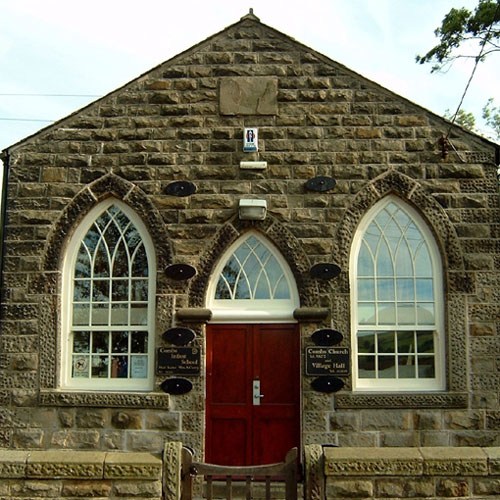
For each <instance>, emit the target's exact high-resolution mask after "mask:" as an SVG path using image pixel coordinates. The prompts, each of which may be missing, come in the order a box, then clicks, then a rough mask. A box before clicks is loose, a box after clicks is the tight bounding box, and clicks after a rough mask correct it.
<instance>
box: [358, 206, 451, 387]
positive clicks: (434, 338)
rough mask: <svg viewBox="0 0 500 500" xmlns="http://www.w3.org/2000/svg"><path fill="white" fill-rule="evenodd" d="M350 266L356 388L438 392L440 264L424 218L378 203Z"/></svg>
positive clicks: (363, 228) (441, 374)
mask: <svg viewBox="0 0 500 500" xmlns="http://www.w3.org/2000/svg"><path fill="white" fill-rule="evenodd" d="M351 264H352V269H353V271H354V272H353V273H352V280H353V283H352V287H351V290H352V292H353V295H354V297H353V299H354V300H353V301H352V317H353V321H352V325H353V346H354V353H355V359H354V365H355V383H354V387H355V389H357V390H394V391H397V390H439V389H443V388H444V366H443V365H444V356H443V345H444V342H443V335H444V332H443V286H442V264H441V259H440V255H439V252H438V249H437V245H436V243H435V240H434V237H433V236H432V234H431V232H430V231H429V229H428V227H427V226H426V225H425V224H424V222H423V220H422V218H421V217H420V216H419V215H418V213H417V212H416V211H414V210H413V209H412V208H411V207H409V206H406V205H404V204H403V203H401V202H400V201H399V200H397V199H396V198H395V197H389V198H387V199H385V200H383V201H382V202H380V203H379V204H377V205H376V206H375V207H374V208H373V209H372V210H371V211H370V212H369V213H368V214H367V215H366V217H365V220H364V221H363V222H362V224H361V225H360V228H359V230H358V232H357V235H356V239H355V245H354V251H353V255H352V263H351Z"/></svg>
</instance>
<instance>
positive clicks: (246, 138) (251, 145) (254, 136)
mask: <svg viewBox="0 0 500 500" xmlns="http://www.w3.org/2000/svg"><path fill="white" fill-rule="evenodd" d="M258 150H259V143H258V129H257V128H255V127H245V128H244V129H243V151H244V152H245V153H253V152H254V151H258Z"/></svg>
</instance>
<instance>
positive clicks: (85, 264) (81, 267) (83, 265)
mask: <svg viewBox="0 0 500 500" xmlns="http://www.w3.org/2000/svg"><path fill="white" fill-rule="evenodd" d="M91 269H92V267H91V262H90V254H89V252H88V249H87V247H86V246H85V244H84V243H82V244H81V245H80V250H79V251H78V255H77V256H76V264H75V278H89V277H90V276H91V274H92V273H91Z"/></svg>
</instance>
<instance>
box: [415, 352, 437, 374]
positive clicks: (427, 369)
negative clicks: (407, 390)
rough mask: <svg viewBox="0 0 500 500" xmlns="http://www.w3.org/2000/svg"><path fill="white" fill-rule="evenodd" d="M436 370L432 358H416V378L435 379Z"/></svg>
mask: <svg viewBox="0 0 500 500" xmlns="http://www.w3.org/2000/svg"><path fill="white" fill-rule="evenodd" d="M435 377H436V368H435V360H434V356H419V357H418V378H435Z"/></svg>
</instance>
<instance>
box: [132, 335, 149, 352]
mask: <svg viewBox="0 0 500 500" xmlns="http://www.w3.org/2000/svg"><path fill="white" fill-rule="evenodd" d="M131 352H134V353H147V352H148V334H147V332H132V343H131Z"/></svg>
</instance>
